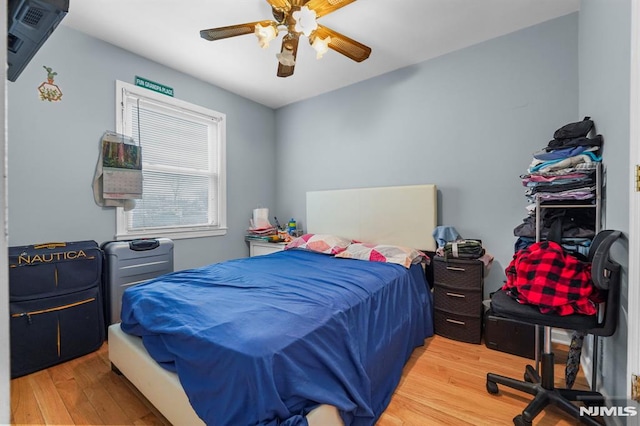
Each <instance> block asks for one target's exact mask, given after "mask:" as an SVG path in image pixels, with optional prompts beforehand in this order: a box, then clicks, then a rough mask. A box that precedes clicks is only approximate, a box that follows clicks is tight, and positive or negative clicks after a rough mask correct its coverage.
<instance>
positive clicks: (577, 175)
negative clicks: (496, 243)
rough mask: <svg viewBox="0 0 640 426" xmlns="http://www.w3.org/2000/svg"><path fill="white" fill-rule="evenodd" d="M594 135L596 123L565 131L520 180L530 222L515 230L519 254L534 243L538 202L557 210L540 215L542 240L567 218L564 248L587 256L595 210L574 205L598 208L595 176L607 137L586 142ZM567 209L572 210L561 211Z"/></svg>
mask: <svg viewBox="0 0 640 426" xmlns="http://www.w3.org/2000/svg"><path fill="white" fill-rule="evenodd" d="M592 131H593V121H592V120H591V118H590V117H585V118H584V119H583V120H582V121H579V122H575V123H569V124H567V125H565V126H562V127H561V128H559V129H558V130H556V131H555V133H554V138H553V140H551V141H550V142H549V143H548V144H547V146H546V147H545V148H543V149H541V150H540V151H538V152H536V153H534V154H533V160H532V161H531V164H530V165H529V168H528V169H527V173H526V174H523V175H521V176H520V178H521V179H522V184H523V185H524V186H525V187H526V188H527V190H526V192H525V196H526V197H527V200H528V201H529V205H528V206H527V210H528V213H529V214H528V217H526V218H525V219H524V220H523V223H522V224H520V225H518V226H517V227H516V228H515V229H514V235H515V236H517V237H519V238H518V241H517V242H516V247H515V248H516V251H517V250H519V249H522V248H525V247H527V246H529V245H531V244H533V243H534V242H535V237H536V232H535V222H536V216H535V215H536V202H539V203H540V204H541V206H544V204H545V203H546V204H554V205H555V206H556V208H554V209H543V210H542V213H541V218H540V223H541V238H543V239H545V238H546V235H547V233H548V230H549V228H550V226H551V224H552V223H553V221H555V220H556V219H557V218H558V217H563V218H564V219H563V227H562V235H563V245H565V248H566V249H568V250H570V251H577V252H580V253H583V254H586V252H588V250H589V245H590V242H591V239H592V238H593V237H594V235H595V228H594V224H595V214H596V212H595V209H571V207H572V206H575V205H585V204H595V202H596V185H597V182H596V180H597V179H596V173H597V169H598V168H599V167H601V162H602V157H601V156H599V153H600V150H601V149H602V144H603V138H602V135H595V136H593V137H587V135H588V134H589V133H590V132H592ZM558 205H560V207H562V206H563V205H566V206H567V208H566V209H563V208H557V207H558Z"/></svg>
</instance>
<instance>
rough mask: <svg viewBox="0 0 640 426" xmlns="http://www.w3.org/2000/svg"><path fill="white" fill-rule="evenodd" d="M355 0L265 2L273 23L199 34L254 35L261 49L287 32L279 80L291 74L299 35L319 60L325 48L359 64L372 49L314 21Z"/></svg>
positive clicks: (216, 36) (212, 36) (214, 36)
mask: <svg viewBox="0 0 640 426" xmlns="http://www.w3.org/2000/svg"><path fill="white" fill-rule="evenodd" d="M354 1H356V0H267V3H269V4H270V5H271V9H272V11H273V18H274V19H275V20H265V21H257V22H248V23H246V24H238V25H230V26H228V27H219V28H211V29H208V30H202V31H200V37H202V38H204V39H205V40H209V41H214V40H221V39H224V38H229V37H235V36H240V35H245V34H251V33H254V34H255V35H256V36H257V37H258V43H259V44H260V46H261V47H262V48H267V47H268V46H269V42H270V41H271V40H273V39H275V38H276V37H277V35H278V32H279V31H286V34H285V35H284V37H283V38H282V47H281V49H280V53H279V54H278V55H276V56H277V57H278V77H289V76H291V75H293V69H294V67H295V64H296V56H297V54H298V41H299V39H300V36H301V35H304V36H306V37H307V38H308V40H309V43H310V44H311V46H312V47H313V48H314V49H315V50H316V52H317V55H316V57H317V58H318V59H320V58H321V57H322V55H324V53H326V52H327V51H328V49H332V50H335V51H336V52H338V53H342V54H343V55H344V56H346V57H347V58H350V59H352V60H354V61H356V62H362V61H364V60H365V59H367V58H368V57H369V55H370V54H371V49H370V48H369V47H367V46H365V45H364V44H362V43H358V42H357V41H355V40H352V39H350V38H349V37H347V36H345V35H342V34H340V33H338V32H337V31H334V30H331V29H329V28H327V27H325V26H323V25H320V24H318V23H317V22H316V19H318V18H321V17H322V16H324V15H326V14H328V13H331V12H333V11H335V10H338V9H340V8H341V7H343V6H346V5H348V4H349V3H353V2H354Z"/></svg>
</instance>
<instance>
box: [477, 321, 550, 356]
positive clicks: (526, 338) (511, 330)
mask: <svg viewBox="0 0 640 426" xmlns="http://www.w3.org/2000/svg"><path fill="white" fill-rule="evenodd" d="M538 333H539V334H538V337H539V339H540V340H539V342H540V345H542V342H543V340H542V339H543V337H544V336H543V334H544V327H539V328H538ZM484 344H485V346H486V347H487V348H489V349H495V350H497V351H501V352H506V353H510V354H512V355H518V356H521V357H524V358H529V359H535V357H536V350H535V347H536V326H535V325H533V324H529V323H526V322H522V321H517V320H514V319H509V318H502V317H498V316H495V315H494V314H493V311H491V309H489V310H488V311H486V312H485V314H484Z"/></svg>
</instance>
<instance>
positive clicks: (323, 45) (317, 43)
mask: <svg viewBox="0 0 640 426" xmlns="http://www.w3.org/2000/svg"><path fill="white" fill-rule="evenodd" d="M329 43H331V37H330V36H327V37H325V38H320V37H316V38H314V39H313V43H312V44H311V47H313V49H314V50H315V51H316V59H322V56H324V54H325V53H327V52H328V51H329Z"/></svg>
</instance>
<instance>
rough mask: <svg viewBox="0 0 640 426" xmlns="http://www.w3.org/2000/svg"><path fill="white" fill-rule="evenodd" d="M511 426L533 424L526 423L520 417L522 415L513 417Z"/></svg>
mask: <svg viewBox="0 0 640 426" xmlns="http://www.w3.org/2000/svg"><path fill="white" fill-rule="evenodd" d="M513 424H514V426H532V424H533V423H532V422H528V421H526V420H525V419H524V418H523V417H522V414H518V415H517V416H515V417H514V418H513Z"/></svg>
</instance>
